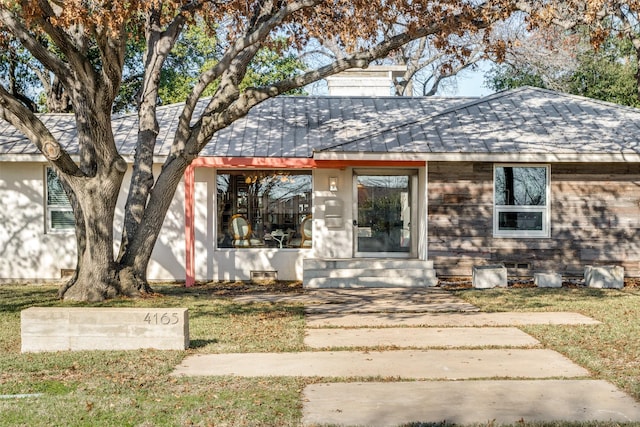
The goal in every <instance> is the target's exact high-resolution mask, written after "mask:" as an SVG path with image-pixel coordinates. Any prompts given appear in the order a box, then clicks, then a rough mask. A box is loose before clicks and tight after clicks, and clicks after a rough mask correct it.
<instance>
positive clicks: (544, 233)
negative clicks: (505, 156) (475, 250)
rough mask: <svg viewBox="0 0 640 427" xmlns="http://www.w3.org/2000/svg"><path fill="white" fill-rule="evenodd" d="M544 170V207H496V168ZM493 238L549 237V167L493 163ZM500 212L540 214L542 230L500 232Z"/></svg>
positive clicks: (538, 164)
mask: <svg viewBox="0 0 640 427" xmlns="http://www.w3.org/2000/svg"><path fill="white" fill-rule="evenodd" d="M501 167H513V168H545V171H546V172H545V180H546V182H545V187H546V188H545V205H544V206H543V205H498V204H497V203H496V200H497V197H496V174H497V170H498V168H501ZM492 184H493V237H497V238H537V239H545V238H550V237H551V165H550V164H544V163H494V165H493V182H492ZM502 212H540V213H541V214H542V230H500V224H499V219H500V213H502Z"/></svg>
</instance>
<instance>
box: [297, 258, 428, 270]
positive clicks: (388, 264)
mask: <svg viewBox="0 0 640 427" xmlns="http://www.w3.org/2000/svg"><path fill="white" fill-rule="evenodd" d="M302 265H303V267H304V269H309V270H326V269H340V268H373V269H388V268H421V269H433V261H431V260H421V259H404V258H402V259H400V258H350V259H319V258H306V259H304V260H303V264H302Z"/></svg>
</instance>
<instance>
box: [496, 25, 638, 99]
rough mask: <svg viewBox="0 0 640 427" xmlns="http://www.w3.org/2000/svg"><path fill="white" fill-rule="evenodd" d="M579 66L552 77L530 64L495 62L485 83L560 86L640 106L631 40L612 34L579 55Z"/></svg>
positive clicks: (500, 87) (502, 86)
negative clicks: (601, 43) (600, 43)
mask: <svg viewBox="0 0 640 427" xmlns="http://www.w3.org/2000/svg"><path fill="white" fill-rule="evenodd" d="M577 63H578V66H577V67H576V68H575V69H574V70H568V71H569V72H568V73H564V74H561V75H558V76H555V77H554V76H549V75H548V74H545V73H544V71H545V70H542V69H540V68H539V67H538V68H536V67H533V66H531V65H530V64H522V65H514V64H500V65H494V66H493V68H492V69H491V70H490V72H489V73H488V74H487V76H486V77H485V86H487V87H488V88H490V89H493V90H496V91H501V90H508V89H514V88H517V87H521V86H534V87H540V88H554V89H558V88H559V89H560V90H562V91H564V92H566V93H570V94H574V95H581V96H585V97H588V98H593V99H600V100H602V101H608V102H614V103H616V104H621V105H628V106H633V107H639V106H640V99H639V98H638V90H639V88H638V82H637V80H636V71H637V65H636V63H637V61H636V57H635V52H634V50H633V46H632V45H631V43H630V42H629V41H627V40H620V39H618V38H615V37H613V36H612V37H611V38H609V39H608V40H606V41H605V43H603V45H601V46H600V47H599V49H593V48H588V49H587V50H585V51H583V52H581V53H579V54H578V56H577Z"/></svg>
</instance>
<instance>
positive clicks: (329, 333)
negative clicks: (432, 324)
mask: <svg viewBox="0 0 640 427" xmlns="http://www.w3.org/2000/svg"><path fill="white" fill-rule="evenodd" d="M304 343H305V345H307V346H309V347H312V348H330V347H377V346H387V347H416V348H428V347H452V348H461V347H483V346H492V347H529V346H535V345H537V344H540V342H539V341H538V340H536V339H535V338H533V337H532V336H531V335H529V334H526V333H524V332H522V331H521V330H519V329H517V328H377V329H371V328H357V329H335V328H331V329H307V331H306V332H305V337H304Z"/></svg>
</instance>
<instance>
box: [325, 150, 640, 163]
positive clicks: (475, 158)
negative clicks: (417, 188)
mask: <svg viewBox="0 0 640 427" xmlns="http://www.w3.org/2000/svg"><path fill="white" fill-rule="evenodd" d="M314 159H316V160H334V161H335V160H338V161H363V160H364V161H372V160H378V161H441V162H526V163H533V162H540V163H638V162H640V153H362V152H358V153H345V152H342V153H340V152H326V151H323V152H316V153H314Z"/></svg>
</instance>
